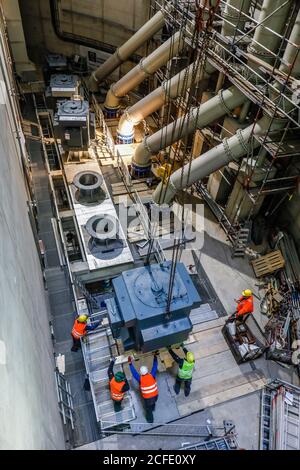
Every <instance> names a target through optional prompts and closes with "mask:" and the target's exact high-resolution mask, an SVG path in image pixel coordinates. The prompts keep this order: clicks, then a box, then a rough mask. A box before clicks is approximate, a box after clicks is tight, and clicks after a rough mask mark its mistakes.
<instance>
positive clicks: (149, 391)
mask: <svg viewBox="0 0 300 470" xmlns="http://www.w3.org/2000/svg"><path fill="white" fill-rule="evenodd" d="M128 363H129V367H130V371H131V373H132V376H133V377H134V378H135V380H136V381H137V382H138V384H139V386H140V392H141V395H142V397H143V399H144V405H145V409H146V420H147V421H148V423H153V421H154V418H153V411H154V410H155V405H156V402H157V399H158V387H157V381H156V373H157V366H158V362H157V353H154V358H153V365H152V369H151V372H149V370H148V367H146V366H142V367H141V368H140V373H138V372H137V370H136V369H135V367H134V365H133V364H132V358H131V357H130V356H129V357H128Z"/></svg>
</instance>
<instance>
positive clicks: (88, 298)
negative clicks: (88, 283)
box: [73, 276, 99, 309]
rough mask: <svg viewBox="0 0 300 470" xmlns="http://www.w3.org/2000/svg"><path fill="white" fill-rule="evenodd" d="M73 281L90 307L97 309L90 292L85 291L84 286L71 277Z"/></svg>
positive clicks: (96, 303)
mask: <svg viewBox="0 0 300 470" xmlns="http://www.w3.org/2000/svg"><path fill="white" fill-rule="evenodd" d="M73 281H74V284H76V286H77V287H78V288H79V289H80V290H81V292H82V294H83V296H84V297H85V299H86V300H87V301H88V302H89V304H90V307H91V308H93V307H94V308H96V309H99V305H98V302H97V301H96V300H95V299H94V297H93V296H92V294H90V292H89V291H88V290H87V288H86V287H85V285H84V284H83V283H82V282H81V281H80V280H79V279H78V278H77V277H76V276H73Z"/></svg>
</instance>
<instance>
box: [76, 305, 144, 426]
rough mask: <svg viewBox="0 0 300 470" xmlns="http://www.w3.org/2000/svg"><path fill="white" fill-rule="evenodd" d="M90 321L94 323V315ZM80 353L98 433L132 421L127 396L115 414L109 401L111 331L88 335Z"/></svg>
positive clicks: (113, 351)
mask: <svg viewBox="0 0 300 470" xmlns="http://www.w3.org/2000/svg"><path fill="white" fill-rule="evenodd" d="M101 316H103V312H101ZM90 318H92V320H97V313H96V314H94V315H93V316H92V317H90ZM82 353H83V357H84V362H85V367H86V371H87V374H88V377H89V381H90V387H91V393H92V397H93V403H94V408H95V413H96V419H97V421H98V423H99V424H100V428H101V431H104V430H106V429H110V428H112V427H114V426H119V425H123V424H126V423H128V422H129V421H131V420H133V419H135V417H136V416H135V411H134V407H133V403H132V399H131V396H130V393H127V395H126V396H125V398H124V400H123V403H122V409H121V410H120V411H119V412H117V413H116V412H115V411H114V406H113V402H112V400H111V399H110V393H109V387H108V375H107V369H108V366H109V363H110V361H111V358H112V357H113V356H117V355H118V351H117V347H116V344H115V341H114V340H113V338H112V335H111V330H110V328H101V329H97V330H95V331H92V332H90V333H89V334H88V335H87V337H86V338H85V340H84V341H83V342H82ZM121 370H122V366H121V365H116V366H115V368H114V371H115V372H118V371H121Z"/></svg>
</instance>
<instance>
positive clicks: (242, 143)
mask: <svg viewBox="0 0 300 470" xmlns="http://www.w3.org/2000/svg"><path fill="white" fill-rule="evenodd" d="M270 123H271V118H270V117H269V116H263V117H262V118H261V119H260V120H259V121H258V122H257V123H256V124H255V125H254V126H253V124H251V125H250V126H248V127H246V129H243V130H240V129H239V130H238V131H237V133H236V134H235V135H234V136H232V137H230V138H229V139H224V140H223V141H222V143H221V144H219V145H217V146H216V147H214V148H212V149H210V150H208V152H206V153H204V154H202V155H199V157H198V158H196V159H195V160H193V161H192V162H191V164H189V163H188V164H187V165H185V166H184V167H183V168H180V169H178V170H177V171H175V172H174V173H172V175H171V176H170V179H169V182H168V184H167V186H166V185H164V184H163V183H162V182H161V183H160V184H159V185H158V186H157V188H156V190H155V191H154V193H153V200H154V202H156V203H157V204H163V203H164V204H169V203H170V202H171V201H172V199H173V198H174V196H175V195H176V193H177V192H178V191H180V190H181V189H183V188H188V187H189V186H191V185H192V184H194V183H195V182H197V181H199V180H201V179H203V178H205V177H206V176H208V175H210V174H211V173H213V172H215V171H217V170H219V169H220V168H222V167H223V166H225V165H227V164H228V163H229V162H231V161H234V160H236V161H238V160H239V159H240V158H241V157H243V156H244V155H246V154H247V152H248V147H249V144H250V139H251V136H252V134H253V135H256V136H263V135H264V134H265V133H266V132H267V131H268V130H269V132H271V131H276V130H278V129H281V128H283V127H284V126H285V124H286V120H285V119H275V120H274V121H273V122H272V124H271V125H270ZM251 146H253V147H254V148H257V147H259V146H260V142H259V141H258V140H256V139H254V138H252V140H251Z"/></svg>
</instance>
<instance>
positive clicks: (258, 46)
mask: <svg viewBox="0 0 300 470" xmlns="http://www.w3.org/2000/svg"><path fill="white" fill-rule="evenodd" d="M285 3H286V5H285ZM290 7H291V2H290V1H288V0H264V2H263V5H262V8H261V12H260V15H259V18H258V23H259V24H258V26H257V27H256V29H255V33H254V36H253V41H252V42H251V44H250V46H249V47H248V51H249V52H251V53H252V54H253V55H255V56H256V57H259V58H261V59H263V60H264V61H265V62H267V63H272V62H274V56H272V55H271V54H270V52H268V51H274V52H275V51H276V52H277V50H278V48H279V45H280V42H281V38H280V37H279V36H276V35H275V34H274V33H273V31H274V32H276V33H278V34H280V33H281V32H282V31H283V28H284V26H285V24H286V21H287V16H288V13H289V11H290ZM276 10H277V11H276ZM273 12H275V13H273ZM266 28H269V29H270V30H271V31H269V30H268V29H266ZM266 49H268V50H266Z"/></svg>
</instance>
